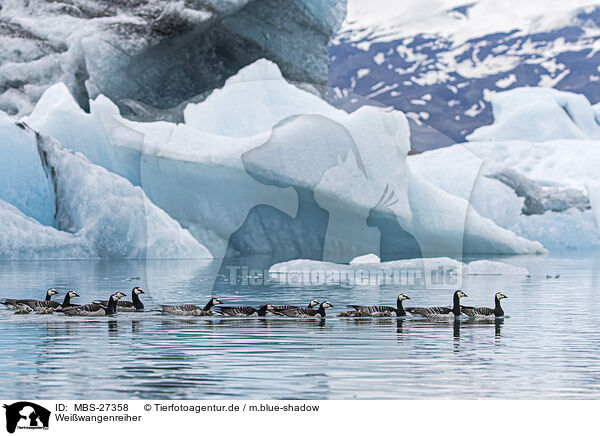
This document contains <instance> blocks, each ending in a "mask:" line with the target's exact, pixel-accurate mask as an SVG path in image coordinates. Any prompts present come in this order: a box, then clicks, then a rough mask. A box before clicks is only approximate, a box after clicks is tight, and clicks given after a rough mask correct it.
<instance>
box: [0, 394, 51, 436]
mask: <svg viewBox="0 0 600 436" xmlns="http://www.w3.org/2000/svg"><path fill="white" fill-rule="evenodd" d="M4 408H5V409H6V431H8V432H9V433H14V432H15V430H16V429H20V430H21V429H26V430H47V429H48V423H49V421H50V411H49V410H48V409H46V408H45V407H42V406H40V405H39V404H35V403H30V402H28V401H19V402H17V403H13V404H10V405H8V404H5V405H4Z"/></svg>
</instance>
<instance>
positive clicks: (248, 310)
mask: <svg viewBox="0 0 600 436" xmlns="http://www.w3.org/2000/svg"><path fill="white" fill-rule="evenodd" d="M272 309H273V305H272V304H263V305H262V306H260V307H259V308H258V309H255V308H254V307H252V306H236V307H231V306H221V307H217V312H219V313H220V314H221V315H225V316H267V312H270V311H271V310H272Z"/></svg>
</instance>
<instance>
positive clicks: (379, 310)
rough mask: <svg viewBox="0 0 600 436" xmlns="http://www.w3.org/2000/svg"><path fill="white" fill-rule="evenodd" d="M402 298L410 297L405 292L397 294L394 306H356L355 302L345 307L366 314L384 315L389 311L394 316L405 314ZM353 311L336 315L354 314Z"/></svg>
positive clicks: (407, 298) (408, 298)
mask: <svg viewBox="0 0 600 436" xmlns="http://www.w3.org/2000/svg"><path fill="white" fill-rule="evenodd" d="M404 300H410V297H409V296H408V295H406V294H400V295H398V298H397V299H396V307H392V306H358V305H355V304H349V305H347V306H346V307H350V308H352V309H354V311H355V312H362V313H364V314H366V315H368V316H385V315H383V314H385V313H389V314H391V315H396V316H406V311H405V310H404V307H402V302H403V301H404ZM352 313H353V311H349V312H342V313H340V314H338V316H356V315H352Z"/></svg>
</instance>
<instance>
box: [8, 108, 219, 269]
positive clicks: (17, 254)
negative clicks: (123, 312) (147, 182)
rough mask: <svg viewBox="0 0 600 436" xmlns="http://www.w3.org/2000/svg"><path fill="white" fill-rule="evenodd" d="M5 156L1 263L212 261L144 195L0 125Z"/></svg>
mask: <svg viewBox="0 0 600 436" xmlns="http://www.w3.org/2000/svg"><path fill="white" fill-rule="evenodd" d="M7 150H8V151H9V152H11V153H13V154H14V156H15V159H12V160H10V159H9V160H4V159H3V160H2V163H3V164H4V165H3V168H2V173H4V174H8V176H9V177H14V178H15V180H7V179H4V180H3V187H4V189H3V190H2V191H0V200H1V201H0V214H1V215H2V220H1V221H0V223H1V224H0V227H1V230H0V258H172V257H177V258H182V257H183V258H185V257H210V253H209V252H208V251H207V250H206V248H205V247H203V246H202V245H201V244H199V243H198V242H197V241H196V240H195V239H194V238H193V237H192V236H191V235H190V234H189V232H188V231H187V230H184V229H183V228H181V226H180V225H179V223H178V222H176V221H175V220H173V219H172V218H171V217H169V216H168V215H167V214H166V213H165V212H164V211H162V210H161V209H159V208H158V207H156V206H155V205H154V204H153V203H152V202H151V201H149V200H148V198H147V197H146V195H145V194H144V193H143V191H142V189H141V188H139V187H135V186H133V185H132V184H131V183H130V182H129V181H127V180H126V179H124V178H122V177H120V176H118V175H115V174H113V173H110V172H109V171H108V170H106V169H105V168H103V167H100V166H98V165H94V164H91V163H90V162H89V161H88V160H87V159H86V158H85V157H84V156H83V155H82V154H80V153H75V152H73V151H69V150H65V149H63V148H62V147H61V145H60V144H59V143H58V142H57V141H56V140H54V139H52V138H50V137H47V136H43V135H40V134H38V133H37V132H35V131H33V130H31V129H30V128H29V127H27V126H26V125H25V124H23V123H17V124H15V123H13V122H11V121H10V120H9V119H8V117H3V118H2V119H0V152H2V154H4V155H5V153H6V152H7ZM15 163H16V164H17V166H14V165H15ZM28 179H29V180H28ZM19 180H21V181H22V182H19ZM27 181H28V182H29V183H27ZM7 188H10V189H7ZM25 212H31V215H32V216H37V217H41V218H40V219H39V220H35V219H34V218H32V217H31V216H29V217H28V216H26V215H25Z"/></svg>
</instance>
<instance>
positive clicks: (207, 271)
mask: <svg viewBox="0 0 600 436" xmlns="http://www.w3.org/2000/svg"><path fill="white" fill-rule="evenodd" d="M501 260H503V261H507V262H511V263H513V264H516V265H521V266H525V267H527V268H528V269H529V271H530V273H531V276H530V277H518V278H517V277H508V276H468V277H466V278H465V279H464V282H463V283H462V286H461V287H462V288H463V289H464V290H465V292H466V293H467V294H468V295H469V298H468V299H467V300H465V302H464V304H472V305H476V306H481V305H485V306H490V305H491V304H492V297H493V294H494V292H495V291H496V290H502V291H504V292H505V293H506V294H507V295H508V297H509V298H508V299H507V300H504V301H503V303H504V304H503V306H504V308H505V311H506V313H507V316H506V317H505V319H503V320H498V321H495V322H494V321H492V322H473V321H470V320H461V321H459V322H434V321H424V320H416V319H404V320H402V319H359V320H356V319H342V318H336V317H335V313H336V312H338V311H339V310H343V309H344V306H345V305H346V304H355V303H363V302H364V303H369V304H381V303H382V304H393V303H394V301H395V298H396V296H397V294H398V293H399V292H406V293H408V294H409V295H410V296H411V297H412V300H411V301H408V302H407V303H410V304H412V305H447V304H449V303H450V300H451V294H452V291H453V290H452V289H423V288H422V287H419V286H417V285H413V286H408V287H403V288H402V289H399V288H393V287H387V286H345V285H344V286H339V285H331V286H325V287H322V288H321V289H315V288H308V287H294V286H289V285H281V284H275V283H268V284H263V285H260V286H238V287H236V288H234V289H230V290H225V291H222V292H220V293H219V295H218V297H219V298H221V299H222V300H223V301H224V302H225V303H227V304H231V305H238V304H242V305H253V304H254V305H257V304H259V303H263V302H273V303H298V304H305V303H306V302H307V301H309V300H310V299H312V298H318V299H320V300H323V299H328V300H329V301H331V302H332V303H333V304H334V305H335V306H336V307H335V308H333V309H330V310H331V312H330V315H331V316H328V317H327V318H326V319H325V320H324V321H318V320H310V319H309V320H295V319H278V318H276V319H275V318H264V319H223V318H218V317H213V318H180V317H179V318H178V317H174V316H166V315H162V314H159V313H158V312H153V311H152V309H153V308H155V307H156V305H157V304H161V303H165V304H167V303H182V302H194V303H198V304H204V303H205V301H207V300H208V298H209V297H210V296H211V289H212V285H213V280H212V274H213V273H214V268H215V265H214V264H210V263H202V262H198V261H147V262H136V261H118V262H116V261H34V262H32V261H27V262H21V261H18V262H0V278H1V280H0V296H2V297H35V298H41V297H42V296H43V294H44V292H45V289H46V288H48V287H55V288H58V289H59V290H62V291H63V292H64V290H65V289H75V290H77V292H78V293H79V294H80V295H81V298H80V299H79V300H80V301H79V302H88V301H91V300H93V299H97V298H106V297H107V296H108V294H109V293H111V292H112V291H113V290H116V289H121V290H124V291H126V292H127V293H128V294H129V292H130V290H131V288H133V287H134V286H138V285H139V286H142V287H143V288H144V289H145V290H146V292H147V294H146V295H145V296H143V297H145V298H144V301H145V303H146V306H147V309H148V311H147V312H144V313H119V314H117V315H115V316H112V317H106V318H100V319H92V318H71V317H66V316H64V315H59V314H54V315H34V314H30V315H14V314H12V312H11V311H9V310H0V326H1V327H0V329H1V330H0V331H1V335H0V397H3V398H27V399H33V400H35V399H55V398H58V399H353V398H358V399H428V398H429V399H440V398H450V399H470V398H511V399H546V398H547V399H567V398H573V399H577V398H578V399H598V398H600V322H599V319H600V298H599V297H600V296H599V294H598V292H599V290H600V286H599V285H600V258H599V257H598V255H597V254H591V255H585V254H579V255H576V256H574V255H568V256H527V257H511V258H503V259H501ZM546 274H550V275H552V276H554V275H556V274H560V277H559V278H550V279H549V278H546ZM410 304H406V306H409V305H410Z"/></svg>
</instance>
